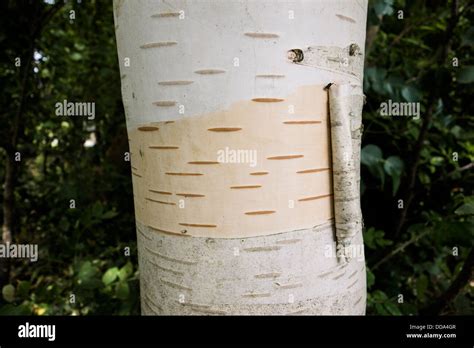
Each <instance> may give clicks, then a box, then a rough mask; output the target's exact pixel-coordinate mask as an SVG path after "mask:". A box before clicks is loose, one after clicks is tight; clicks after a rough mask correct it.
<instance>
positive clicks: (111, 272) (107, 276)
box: [102, 267, 119, 285]
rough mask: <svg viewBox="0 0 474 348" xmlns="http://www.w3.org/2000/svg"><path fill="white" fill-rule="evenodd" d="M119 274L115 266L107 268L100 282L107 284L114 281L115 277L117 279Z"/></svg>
mask: <svg viewBox="0 0 474 348" xmlns="http://www.w3.org/2000/svg"><path fill="white" fill-rule="evenodd" d="M118 275H119V269H118V268H117V267H112V268H109V269H108V270H107V272H105V273H104V275H103V276H102V282H103V283H104V284H105V285H109V284H111V283H113V282H114V280H115V279H117V277H118Z"/></svg>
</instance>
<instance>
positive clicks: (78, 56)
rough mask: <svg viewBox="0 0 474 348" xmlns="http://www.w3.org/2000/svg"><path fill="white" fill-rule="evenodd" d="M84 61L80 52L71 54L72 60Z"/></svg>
mask: <svg viewBox="0 0 474 348" xmlns="http://www.w3.org/2000/svg"><path fill="white" fill-rule="evenodd" d="M81 59H82V54H80V53H79V52H74V53H72V54H71V60H74V61H78V60H81Z"/></svg>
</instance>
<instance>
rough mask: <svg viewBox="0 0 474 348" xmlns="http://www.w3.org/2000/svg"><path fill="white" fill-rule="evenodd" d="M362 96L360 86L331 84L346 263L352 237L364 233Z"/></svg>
mask: <svg viewBox="0 0 474 348" xmlns="http://www.w3.org/2000/svg"><path fill="white" fill-rule="evenodd" d="M363 98H364V95H363V92H362V86H360V85H352V84H332V85H331V86H330V87H329V114H330V132H331V151H332V168H333V190H334V213H335V227H336V243H337V250H338V255H339V256H340V259H341V261H343V262H347V261H348V260H349V259H350V258H351V244H352V240H353V239H354V237H355V236H356V235H358V234H359V233H362V225H363V222H362V212H361V207H360V144H361V135H362V104H363Z"/></svg>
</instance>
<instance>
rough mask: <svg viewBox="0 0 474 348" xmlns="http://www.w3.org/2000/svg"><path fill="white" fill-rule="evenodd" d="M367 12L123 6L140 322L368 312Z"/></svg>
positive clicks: (119, 32) (121, 51) (308, 5)
mask: <svg viewBox="0 0 474 348" xmlns="http://www.w3.org/2000/svg"><path fill="white" fill-rule="evenodd" d="M366 14H367V3H366V1H365V0H362V1H356V0H354V1H341V0H339V1H334V0H321V1H304V0H294V1H251V0H240V1H235V0H229V1H218V0H214V1H209V0H205V1H191V0H174V1H164V0H163V1H160V0H156V1H152V0H134V1H123V0H122V1H121V0H115V1H114V16H115V24H116V37H117V46H118V55H119V62H120V69H121V77H122V94H123V102H124V107H125V113H126V118H127V128H128V134H129V142H130V151H131V163H132V178H133V190H134V201H135V214H136V225H137V238H138V251H139V266H140V279H141V280H140V282H141V303H142V313H143V314H145V315H155V314H160V315H161V314H163V315H169V314H172V315H173V314H185V315H186V314H198V315H199V314H328V315H331V314H364V313H365V302H366V280H365V263H364V256H363V247H362V231H361V214H360V202H359V152H360V132H361V124H360V122H361V111H362V89H361V84H362V73H363V48H364V41H365V24H366ZM330 83H332V84H333V85H331V86H330V87H329V88H326V87H327V85H328V84H330ZM329 104H331V105H330V106H329ZM330 111H331V115H330ZM331 136H332V139H333V141H332V144H333V145H332V147H331ZM331 158H332V159H331ZM333 162H334V163H333ZM333 183H334V187H333ZM341 246H342V248H341ZM354 251H355V252H354Z"/></svg>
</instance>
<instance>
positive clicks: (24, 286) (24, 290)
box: [17, 280, 31, 298]
mask: <svg viewBox="0 0 474 348" xmlns="http://www.w3.org/2000/svg"><path fill="white" fill-rule="evenodd" d="M30 288H31V283H30V282H29V281H27V280H20V282H19V283H18V287H17V296H18V297H20V298H26V297H28V294H29V292H30Z"/></svg>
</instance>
